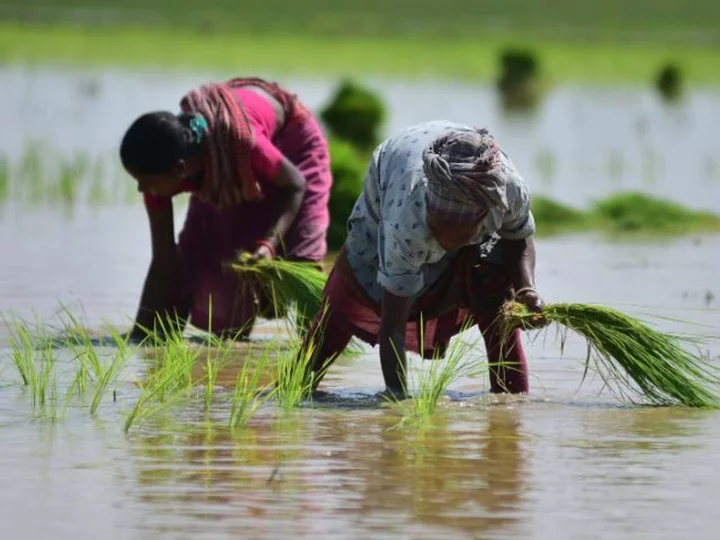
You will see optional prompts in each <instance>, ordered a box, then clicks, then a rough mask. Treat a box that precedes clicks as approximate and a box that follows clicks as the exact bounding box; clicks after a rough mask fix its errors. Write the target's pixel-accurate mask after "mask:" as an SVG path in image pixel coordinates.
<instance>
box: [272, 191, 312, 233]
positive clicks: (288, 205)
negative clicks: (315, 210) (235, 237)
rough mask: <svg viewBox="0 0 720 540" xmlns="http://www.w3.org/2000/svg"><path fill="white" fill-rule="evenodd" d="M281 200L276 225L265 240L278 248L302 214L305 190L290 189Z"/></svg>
mask: <svg viewBox="0 0 720 540" xmlns="http://www.w3.org/2000/svg"><path fill="white" fill-rule="evenodd" d="M283 195H284V196H283V197H282V198H281V200H280V202H279V204H278V205H277V207H276V208H277V214H276V217H275V221H274V225H273V226H272V227H271V229H270V230H269V231H267V233H266V235H265V239H266V240H268V241H270V242H272V244H273V245H274V246H276V247H278V246H279V245H280V243H281V241H282V239H283V238H284V237H285V235H286V234H287V232H288V230H290V226H291V225H292V224H293V222H294V221H295V218H296V217H297V215H298V213H299V212H300V206H301V205H302V200H303V196H304V195H305V190H304V189H297V188H295V189H288V190H287V191H286V192H285V193H284V194H283Z"/></svg>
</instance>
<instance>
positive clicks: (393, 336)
mask: <svg viewBox="0 0 720 540" xmlns="http://www.w3.org/2000/svg"><path fill="white" fill-rule="evenodd" d="M379 341H380V366H381V367H382V374H383V379H385V386H386V387H387V388H388V389H389V390H394V391H403V390H404V389H405V388H406V382H407V380H406V379H407V377H406V372H405V371H406V364H407V358H406V354H405V331H404V329H403V330H402V331H399V330H397V329H390V328H388V329H386V328H381V329H380V335H379Z"/></svg>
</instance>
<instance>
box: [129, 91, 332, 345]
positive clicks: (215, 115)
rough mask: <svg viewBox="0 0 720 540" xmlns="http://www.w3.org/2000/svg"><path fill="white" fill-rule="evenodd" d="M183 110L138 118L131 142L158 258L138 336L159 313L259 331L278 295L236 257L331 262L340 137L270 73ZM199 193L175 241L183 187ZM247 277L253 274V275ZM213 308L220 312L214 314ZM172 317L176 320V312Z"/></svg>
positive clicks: (205, 95) (192, 101) (222, 330)
mask: <svg viewBox="0 0 720 540" xmlns="http://www.w3.org/2000/svg"><path fill="white" fill-rule="evenodd" d="M180 106H181V110H182V112H181V113H180V114H174V113H171V112H152V113H148V114H145V115H143V116H141V117H140V118H138V119H137V120H136V121H135V122H134V123H133V124H132V125H131V126H130V128H129V129H128V131H127V133H126V134H125V137H124V138H123V141H122V145H121V147H120V157H121V160H122V163H123V165H124V167H125V169H126V170H127V171H128V173H130V174H131V175H132V176H133V177H134V178H135V180H137V182H138V189H139V190H140V191H141V192H142V193H143V194H144V197H145V206H146V207H147V211H148V215H149V218H150V232H151V235H152V262H151V264H150V269H149V271H148V275H147V279H146V281H145V287H144V289H143V292H142V297H141V300H140V309H139V311H138V314H137V319H136V323H135V327H134V329H133V330H132V332H131V336H132V337H136V338H141V337H143V335H144V330H143V328H149V329H150V330H152V329H153V328H154V323H155V322H156V317H158V316H167V317H170V318H171V319H173V320H174V319H175V318H176V317H178V318H179V319H180V323H181V326H182V325H183V324H184V322H185V320H187V318H188V316H189V317H190V320H191V322H192V323H193V324H194V325H195V326H197V327H199V328H202V329H204V330H212V331H213V332H216V333H219V334H236V333H237V332H240V333H241V334H240V335H241V337H243V336H247V335H248V334H249V333H250V331H251V329H252V325H253V322H254V320H255V316H256V315H257V313H258V310H259V309H260V308H261V307H262V306H263V305H265V307H267V305H266V304H267V303H268V300H267V299H265V298H262V297H260V298H259V300H260V302H259V305H260V307H259V306H258V305H257V304H258V303H257V300H258V296H259V292H258V291H255V290H253V288H252V287H251V286H249V285H248V286H243V284H242V283H240V280H239V278H238V276H237V275H235V274H234V273H233V272H232V271H229V270H227V269H226V268H225V262H227V261H228V260H231V259H233V258H235V257H236V256H237V253H238V251H246V252H250V253H253V256H252V257H253V259H255V260H257V259H260V258H267V257H275V256H278V257H283V258H286V259H289V260H298V261H315V262H318V263H320V262H321V261H322V260H323V258H324V256H325V253H326V250H327V245H326V241H325V235H326V232H327V228H328V224H329V214H328V199H329V194H330V185H331V183H332V177H331V173H330V161H329V154H328V147H327V142H326V139H325V137H324V136H323V133H322V131H321V130H320V128H319V127H318V124H317V122H316V121H315V119H314V118H313V116H312V114H311V113H310V111H308V109H307V108H305V107H304V106H303V105H302V104H301V103H300V102H299V101H298V100H297V98H296V97H295V96H294V95H291V94H289V93H288V92H287V91H285V90H284V89H282V88H280V87H278V86H277V85H276V84H274V83H270V82H266V81H263V80H261V79H233V80H231V81H228V82H226V83H222V84H207V85H204V86H201V87H200V88H198V89H196V90H193V91H191V92H190V93H188V94H187V95H186V96H185V97H184V98H183V99H182V101H181V103H180ZM183 191H190V192H192V196H191V198H190V206H189V209H188V213H187V218H186V219H185V225H184V227H183V230H182V232H181V233H180V237H179V243H178V245H177V246H176V244H175V234H174V229H173V207H172V202H171V198H172V197H173V196H174V195H176V194H178V193H180V192H183ZM245 285H247V284H245ZM211 312H212V317H210V315H211ZM165 324H166V322H165Z"/></svg>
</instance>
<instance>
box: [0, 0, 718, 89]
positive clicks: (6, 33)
mask: <svg viewBox="0 0 720 540" xmlns="http://www.w3.org/2000/svg"><path fill="white" fill-rule="evenodd" d="M51 2H52V3H51ZM45 4H46V5H45ZM88 4H89V3H88V2H87V0H86V1H82V0H57V1H54V2H53V0H45V2H41V1H38V0H26V1H22V2H21V1H18V0H11V1H10V2H5V3H3V4H0V60H2V61H6V62H11V61H23V62H35V63H48V62H69V63H75V64H78V63H79V64H99V65H108V64H111V65H127V66H163V67H169V68H173V67H178V68H184V67H193V68H212V69H223V70H229V71H234V72H244V73H247V72H250V71H263V72H282V73H287V72H300V73H305V74H325V75H331V76H340V75H356V74H358V73H377V74H381V75H394V76H416V75H418V76H424V75H429V76H443V77H457V78H467V79H477V78H483V79H486V78H489V77H492V76H494V74H495V71H496V68H497V53H498V51H499V50H501V49H502V48H504V47H505V46H507V45H514V44H519V45H525V46H529V47H531V48H533V49H534V50H536V51H537V52H538V54H539V55H540V59H541V62H542V66H543V70H544V73H545V74H546V76H547V78H548V79H549V80H550V81H551V82H553V81H558V80H571V81H583V82H618V81H626V82H637V83H643V84H648V83H649V81H650V80H651V78H652V77H654V75H655V73H656V71H657V69H658V67H659V66H660V65H661V64H663V63H665V62H667V61H676V62H678V63H679V64H680V65H681V66H682V68H683V69H684V70H685V72H686V73H687V75H688V79H689V80H690V81H691V82H696V83H712V84H717V83H720V30H719V29H720V2H717V1H715V0H687V1H685V2H681V1H679V0H634V1H630V2H622V1H620V0H607V1H605V2H602V3H600V2H579V1H572V0H547V1H546V0H543V1H542V2H540V1H539V0H486V1H481V0H450V1H446V2H439V3H438V2H431V1H430V0H386V1H381V0H366V1H364V2H362V3H361V4H356V5H352V6H348V7H341V6H342V5H343V3H342V2H339V1H335V2H331V1H330V0H305V1H301V2H298V1H296V0H295V1H290V0H263V1H262V2H257V3H249V2H244V1H231V0H208V1H205V2H193V3H191V2H188V1H187V0H180V2H171V1H170V0H154V1H152V2H148V1H147V0H145V1H141V0H121V1H120V2H111V1H110V0H99V1H98V0H96V1H94V2H92V6H91V7H89V6H88Z"/></svg>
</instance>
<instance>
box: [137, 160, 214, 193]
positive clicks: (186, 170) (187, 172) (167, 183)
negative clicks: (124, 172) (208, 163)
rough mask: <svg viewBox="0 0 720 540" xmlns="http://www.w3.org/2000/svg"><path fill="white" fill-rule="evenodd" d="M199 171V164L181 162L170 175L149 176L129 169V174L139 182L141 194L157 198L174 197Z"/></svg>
mask: <svg viewBox="0 0 720 540" xmlns="http://www.w3.org/2000/svg"><path fill="white" fill-rule="evenodd" d="M190 165H192V167H191V166H190ZM195 169H197V170H195ZM199 169H200V164H199V163H194V162H193V163H190V162H186V161H185V160H180V161H178V163H177V165H175V167H173V168H172V169H171V170H170V172H168V173H163V174H148V173H143V172H140V171H137V170H134V169H128V172H129V173H130V175H131V176H132V177H133V178H135V180H137V183H138V191H139V192H141V193H149V194H150V195H153V196H155V197H172V196H173V195H175V194H176V193H178V192H179V191H180V190H181V185H182V183H183V182H184V181H185V180H188V179H189V178H190V177H191V176H192V175H193V174H197V173H198V172H199Z"/></svg>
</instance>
